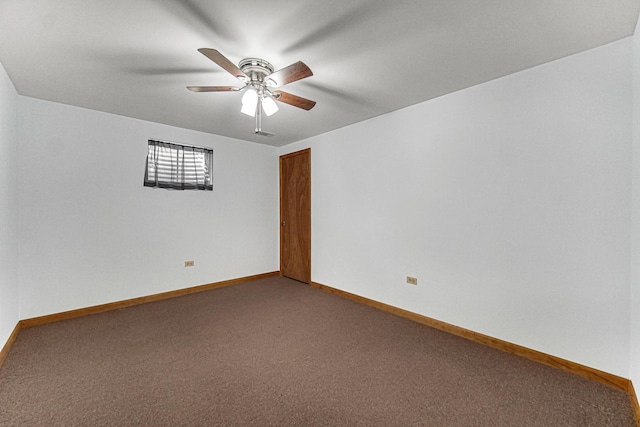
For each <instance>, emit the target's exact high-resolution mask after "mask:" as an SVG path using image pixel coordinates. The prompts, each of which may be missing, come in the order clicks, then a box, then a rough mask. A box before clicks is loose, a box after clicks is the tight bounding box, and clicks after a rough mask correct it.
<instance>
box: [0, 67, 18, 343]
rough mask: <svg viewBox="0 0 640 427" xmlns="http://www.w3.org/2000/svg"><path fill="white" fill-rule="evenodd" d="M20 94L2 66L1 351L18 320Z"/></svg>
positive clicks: (0, 117)
mask: <svg viewBox="0 0 640 427" xmlns="http://www.w3.org/2000/svg"><path fill="white" fill-rule="evenodd" d="M18 246H19V243H18V93H17V92H16V90H15V88H14V87H13V83H11V80H9V77H8V76H7V73H6V71H5V69H4V67H3V66H2V64H0V349H2V347H3V346H4V344H5V342H7V339H8V338H9V335H11V332H12V331H13V328H15V326H16V324H17V323H18V320H19V313H18V306H19V287H18Z"/></svg>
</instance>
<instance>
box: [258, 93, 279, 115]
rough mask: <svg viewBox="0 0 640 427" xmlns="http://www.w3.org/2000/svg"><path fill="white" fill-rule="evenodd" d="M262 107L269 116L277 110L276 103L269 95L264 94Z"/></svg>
mask: <svg viewBox="0 0 640 427" xmlns="http://www.w3.org/2000/svg"><path fill="white" fill-rule="evenodd" d="M262 109H263V110H264V113H265V114H266V115H267V116H271V115H273V114H275V113H276V112H277V111H278V105H277V104H276V102H275V101H274V100H273V98H271V97H270V96H265V97H264V99H263V100H262Z"/></svg>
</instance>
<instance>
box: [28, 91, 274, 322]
mask: <svg viewBox="0 0 640 427" xmlns="http://www.w3.org/2000/svg"><path fill="white" fill-rule="evenodd" d="M20 108H21V116H20V123H21V126H20V131H21V144H22V148H21V151H20V164H21V166H22V167H21V171H20V178H19V179H20V213H21V215H20V260H21V264H20V289H21V296H22V298H21V304H20V317H21V318H23V319H24V318H30V317H34V316H39V315H45V314H49V313H56V312H61V311H65V310H71V309H76V308H81V307H87V306H92V305H96V304H102V303H108V302H113V301H118V300H123V299H127V298H133V297H138V296H143V295H149V294H155V293H159V292H164V291H169V290H174V289H179V288H185V287H190V286H196V285H201V284H206V283H211V282H216V281H221V280H226V279H232V278H237V277H244V276H248V275H253V274H259V273H265V272H270V271H275V270H278V250H277V241H278V232H279V229H278V198H277V194H278V161H277V149H275V148H273V147H268V146H263V145H258V144H253V143H248V142H243V141H239V140H233V139H229V138H224V137H219V136H214V135H209V134H204V133H200V132H195V131H189V130H185V129H179V128H174V127H170V126H165V125H160V124H156V123H150V122H145V121H141V120H135V119H130V118H125V117H121V116H115V115H111V114H106V113H101V112H97V111H91V110H86V109H82V108H76V107H71V106H67V105H62V104H56V103H52V102H47V101H41V100H36V99H33V98H27V97H20ZM149 138H157V139H162V140H168V141H174V142H179V143H185V144H193V145H201V146H207V147H212V148H213V149H214V190H213V192H202V191H170V190H163V189H152V188H148V187H143V185H142V182H143V177H144V168H145V158H146V152H147V139H149ZM186 260H195V267H193V268H185V267H184V261H186Z"/></svg>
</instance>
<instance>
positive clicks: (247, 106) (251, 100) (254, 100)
mask: <svg viewBox="0 0 640 427" xmlns="http://www.w3.org/2000/svg"><path fill="white" fill-rule="evenodd" d="M257 105H258V94H257V93H256V91H255V90H253V89H247V91H246V92H245V93H244V95H242V109H241V110H240V112H242V113H244V114H246V115H247V116H252V117H253V116H255V115H256V106H257Z"/></svg>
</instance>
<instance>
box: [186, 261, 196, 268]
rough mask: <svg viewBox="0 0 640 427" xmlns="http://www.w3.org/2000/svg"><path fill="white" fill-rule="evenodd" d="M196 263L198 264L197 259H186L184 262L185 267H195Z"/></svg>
mask: <svg viewBox="0 0 640 427" xmlns="http://www.w3.org/2000/svg"><path fill="white" fill-rule="evenodd" d="M194 265H196V262H195V261H185V262H184V266H185V267H193V266H194Z"/></svg>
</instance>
